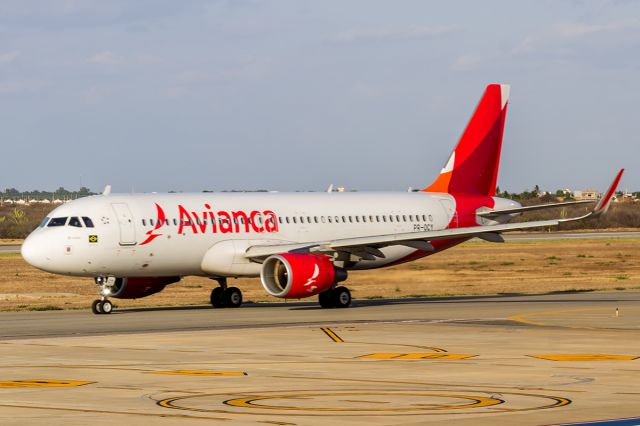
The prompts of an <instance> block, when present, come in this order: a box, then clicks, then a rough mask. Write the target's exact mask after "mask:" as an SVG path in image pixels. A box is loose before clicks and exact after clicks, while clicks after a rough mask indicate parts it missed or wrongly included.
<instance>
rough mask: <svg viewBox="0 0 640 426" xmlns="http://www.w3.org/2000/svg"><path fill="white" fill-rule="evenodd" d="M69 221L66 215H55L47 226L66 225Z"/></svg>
mask: <svg viewBox="0 0 640 426" xmlns="http://www.w3.org/2000/svg"><path fill="white" fill-rule="evenodd" d="M66 223H67V218H66V217H54V218H53V219H51V220H50V221H49V223H48V224H47V226H64V225H65V224H66Z"/></svg>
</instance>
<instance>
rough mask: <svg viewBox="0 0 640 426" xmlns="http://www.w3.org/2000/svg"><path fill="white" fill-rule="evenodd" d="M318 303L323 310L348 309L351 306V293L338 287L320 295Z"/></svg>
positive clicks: (344, 288)
mask: <svg viewBox="0 0 640 426" xmlns="http://www.w3.org/2000/svg"><path fill="white" fill-rule="evenodd" d="M318 302H320V306H322V307H323V308H348V307H349V306H351V292H350V291H349V289H348V288H346V287H343V286H338V287H336V288H334V289H331V290H327V291H325V292H324V293H320V294H319V295H318Z"/></svg>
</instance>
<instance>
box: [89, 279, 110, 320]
mask: <svg viewBox="0 0 640 426" xmlns="http://www.w3.org/2000/svg"><path fill="white" fill-rule="evenodd" d="M95 281H96V284H97V285H99V286H100V296H101V297H100V299H96V300H94V301H93V303H92V304H91V312H93V313H94V314H96V315H97V314H110V313H111V312H112V311H113V304H112V303H111V301H109V299H107V296H109V295H110V294H111V289H112V287H113V285H114V284H115V282H116V279H115V277H96V278H95Z"/></svg>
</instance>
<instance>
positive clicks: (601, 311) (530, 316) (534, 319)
mask: <svg viewBox="0 0 640 426" xmlns="http://www.w3.org/2000/svg"><path fill="white" fill-rule="evenodd" d="M583 312H593V313H595V314H596V315H599V318H607V317H609V316H611V317H613V314H611V315H608V314H606V312H613V310H612V308H610V307H607V308H605V307H599V308H575V309H549V310H546V311H536V312H524V313H519V314H516V315H513V316H510V317H509V318H507V319H508V320H510V321H516V322H519V323H522V324H528V325H536V326H543V327H549V326H551V327H563V328H571V329H578V330H596V329H598V328H599V327H597V326H583V325H563V324H561V323H560V322H558V323H554V322H551V323H547V322H543V321H541V320H540V318H541V317H548V316H550V315H566V314H578V313H583Z"/></svg>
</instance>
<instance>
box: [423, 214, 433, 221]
mask: <svg viewBox="0 0 640 426" xmlns="http://www.w3.org/2000/svg"><path fill="white" fill-rule="evenodd" d="M422 217H424V215H422ZM429 221H430V222H433V216H431V215H429ZM425 222H426V220H425Z"/></svg>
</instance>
